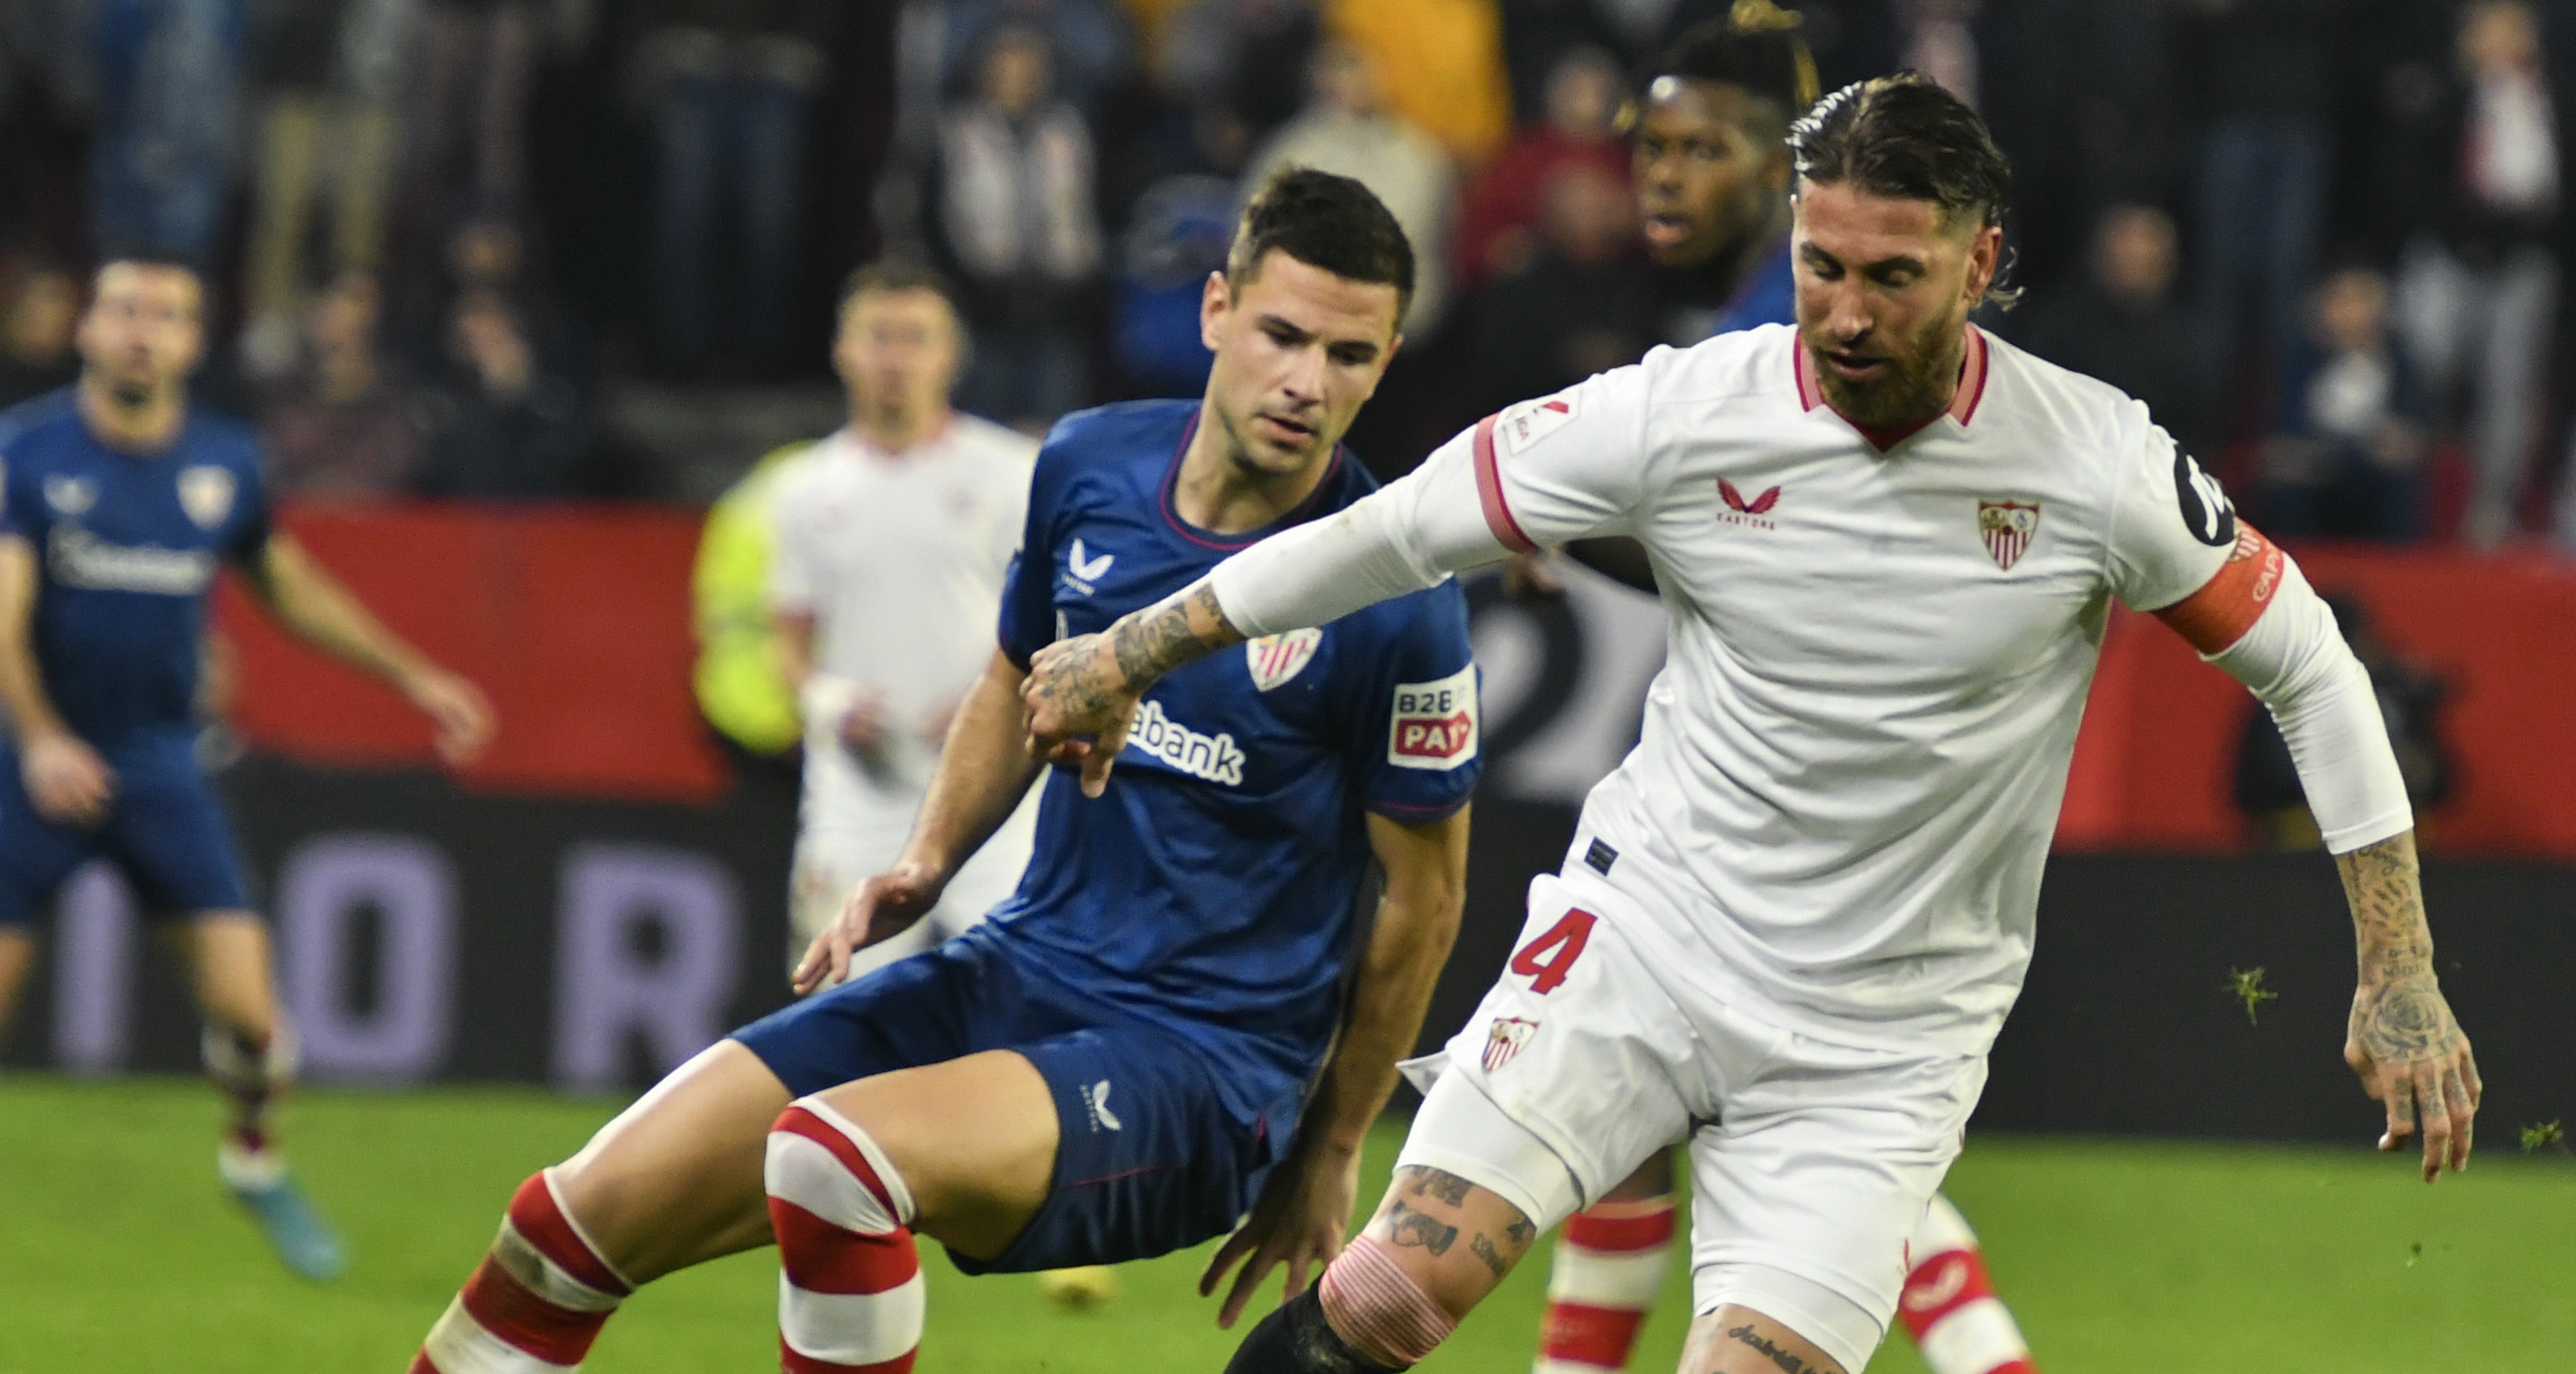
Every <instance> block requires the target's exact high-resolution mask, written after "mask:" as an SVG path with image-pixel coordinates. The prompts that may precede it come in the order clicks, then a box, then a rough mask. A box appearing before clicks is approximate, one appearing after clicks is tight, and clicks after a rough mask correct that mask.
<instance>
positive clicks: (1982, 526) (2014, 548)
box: [1977, 501, 2039, 572]
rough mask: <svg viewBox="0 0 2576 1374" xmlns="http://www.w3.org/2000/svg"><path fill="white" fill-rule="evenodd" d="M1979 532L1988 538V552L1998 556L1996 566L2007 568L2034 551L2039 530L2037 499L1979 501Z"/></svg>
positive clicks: (2007, 570)
mask: <svg viewBox="0 0 2576 1374" xmlns="http://www.w3.org/2000/svg"><path fill="white" fill-rule="evenodd" d="M1977 533H1978V534H1979V535H1980V536H1982V537H1983V538H1984V539H1985V541H1986V552H1988V553H1990V554H1993V555H1994V557H1995V566H1996V567H1998V568H2001V569H2003V570H2004V571H2006V572H2010V571H2012V565H2013V564H2015V563H2018V562H2020V561H2021V556H2022V555H2023V554H2025V553H2028V552H2029V551H2030V541H2031V537H2032V536H2033V535H2036V534H2038V533H2039V503H2038V502H2037V501H1979V502H1978V503H1977Z"/></svg>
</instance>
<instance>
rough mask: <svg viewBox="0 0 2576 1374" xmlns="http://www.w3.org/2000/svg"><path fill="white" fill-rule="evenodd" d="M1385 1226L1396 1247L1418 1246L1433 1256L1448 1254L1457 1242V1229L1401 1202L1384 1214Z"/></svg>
mask: <svg viewBox="0 0 2576 1374" xmlns="http://www.w3.org/2000/svg"><path fill="white" fill-rule="evenodd" d="M1386 1224H1387V1229H1388V1230H1389V1232H1391V1233H1392V1239H1393V1240H1394V1241H1395V1243H1396V1244H1397V1245H1400V1246H1402V1245H1418V1246H1420V1247H1422V1248H1423V1249H1425V1250H1428V1251H1430V1252H1431V1253H1433V1254H1435V1255H1445V1254H1448V1253H1449V1247H1450V1246H1451V1245H1453V1244H1455V1243H1456V1242H1457V1240H1458V1228H1457V1227H1455V1226H1452V1225H1450V1224H1448V1223H1447V1222H1444V1221H1442V1220H1440V1219H1439V1218H1437V1217H1434V1216H1432V1215H1431V1214H1430V1213H1428V1212H1418V1211H1415V1210H1414V1209H1413V1208H1410V1207H1407V1206H1405V1205H1404V1204H1403V1203H1401V1202H1399V1203H1397V1204H1395V1208H1394V1210H1392V1211H1390V1212H1388V1213H1387V1214H1386Z"/></svg>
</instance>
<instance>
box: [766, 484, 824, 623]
mask: <svg viewBox="0 0 2576 1374" xmlns="http://www.w3.org/2000/svg"><path fill="white" fill-rule="evenodd" d="M795 491H796V484H794V483H790V482H784V481H781V482H775V483H772V484H771V485H770V489H769V501H768V507H769V508H768V510H767V511H765V512H764V516H765V518H767V520H768V521H769V534H770V539H769V605H770V608H771V609H773V610H778V611H785V612H789V613H791V614H803V613H806V612H810V611H812V610H813V609H814V555H813V550H812V549H810V548H809V547H807V536H806V533H805V528H804V525H805V522H804V521H802V520H800V519H798V518H797V512H798V511H800V510H802V509H804V507H803V505H802V504H801V503H799V502H797V501H794V500H792V499H790V498H791V497H792V496H793V495H794V493H795Z"/></svg>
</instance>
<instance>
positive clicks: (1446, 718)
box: [1386, 663, 1476, 773]
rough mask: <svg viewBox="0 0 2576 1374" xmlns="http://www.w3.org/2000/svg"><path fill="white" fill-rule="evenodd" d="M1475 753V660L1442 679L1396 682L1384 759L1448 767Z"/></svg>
mask: <svg viewBox="0 0 2576 1374" xmlns="http://www.w3.org/2000/svg"><path fill="white" fill-rule="evenodd" d="M1474 757H1476V665H1475V664H1472V663H1470V664H1468V665H1467V666H1466V667H1464V668H1461V669H1459V670H1458V671H1457V672H1455V673H1452V674H1450V675H1449V676H1447V677H1444V678H1442V679H1440V680H1439V681H1438V682H1403V683H1398V684H1396V688H1395V712H1394V714H1393V715H1392V716H1391V717H1390V718H1389V720H1388V722H1387V737H1386V761H1387V762H1388V763H1391V764H1394V765H1395V766H1396V767H1398V768H1428V769H1432V770H1434V771H1437V772H1443V773H1445V772H1447V771H1449V770H1450V769H1452V768H1456V767H1458V766H1459V765H1460V764H1463V763H1465V762H1467V761H1468V760H1470V759H1473V758H1474Z"/></svg>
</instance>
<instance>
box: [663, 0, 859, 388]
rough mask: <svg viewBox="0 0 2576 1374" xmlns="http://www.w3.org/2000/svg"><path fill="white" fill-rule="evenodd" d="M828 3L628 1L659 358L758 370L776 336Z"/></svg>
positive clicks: (782, 317)
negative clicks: (649, 194) (646, 153)
mask: <svg viewBox="0 0 2576 1374" xmlns="http://www.w3.org/2000/svg"><path fill="white" fill-rule="evenodd" d="M836 2H837V0H641V3H638V4H637V5H635V6H634V7H633V8H632V10H631V11H630V13H631V14H633V16H634V17H635V18H637V19H638V20H640V21H641V22H642V23H643V25H644V26H645V31H644V37H643V41H642V42H641V43H639V44H638V45H637V47H636V50H635V53H634V57H633V59H632V63H631V66H632V71H631V72H630V78H631V80H632V82H633V86H634V89H635V90H636V91H637V92H638V93H639V94H640V95H641V97H642V99H643V101H644V106H645V109H646V111H647V113H648V115H649V117H650V120H651V123H652V126H653V140H654V155H655V165H654V187H653V318H654V326H655V332H656V334H657V336H658V341H659V343H660V346H661V349H662V354H663V359H664V361H665V362H667V363H669V364H670V365H672V366H674V367H676V368H678V369H680V370H681V371H683V372H687V373H692V374H698V373H704V372H705V371H706V370H707V368H708V367H709V365H710V363H711V362H717V361H720V360H721V361H725V362H731V363H735V364H739V365H744V366H748V367H749V368H751V369H752V370H755V371H757V370H762V369H765V368H766V367H767V366H768V365H770V364H772V363H774V362H775V360H776V359H777V357H778V354H779V351H780V349H781V347H782V346H783V344H784V343H785V339H784V337H783V336H784V333H785V326H786V314H787V287H788V283H789V282H791V281H793V280H794V279H795V273H796V260H797V259H796V227H797V216H798V212H799V210H800V208H801V201H802V198H801V196H800V194H799V193H800V192H801V191H802V190H803V187H804V181H805V150H806V126H807V122H808V115H809V113H810V109H811V102H812V100H813V97H814V93H815V91H816V89H817V88H819V87H820V86H821V85H822V82H823V77H824V73H825V70H826V67H827V66H828V60H827V59H826V58H825V56H824V51H823V46H822V42H821V41H820V40H821V39H823V38H825V37H828V35H829V26H830V24H831V20H832V16H831V13H830V6H831V5H832V4H834V3H836ZM728 223H729V224H730V225H731V228H732V230H733V232H732V235H731V237H730V238H724V237H721V235H722V231H723V230H724V229H725V227H726V226H727V225H728ZM719 243H722V244H723V245H724V251H721V252H719V250H718V245H719ZM722 302H731V303H732V305H733V308H731V309H725V308H723V306H722V304H720V303H722Z"/></svg>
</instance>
